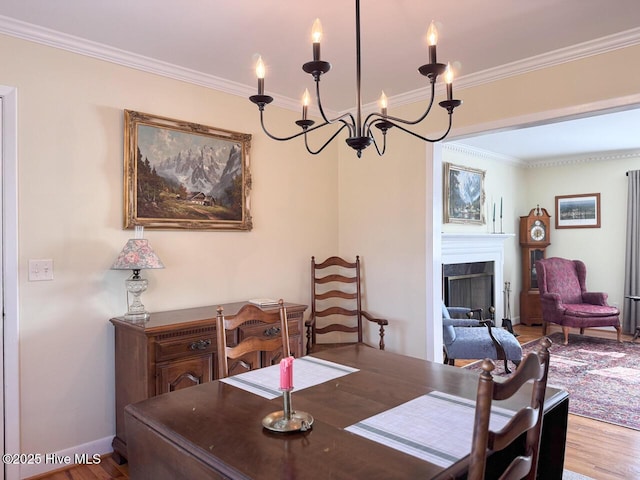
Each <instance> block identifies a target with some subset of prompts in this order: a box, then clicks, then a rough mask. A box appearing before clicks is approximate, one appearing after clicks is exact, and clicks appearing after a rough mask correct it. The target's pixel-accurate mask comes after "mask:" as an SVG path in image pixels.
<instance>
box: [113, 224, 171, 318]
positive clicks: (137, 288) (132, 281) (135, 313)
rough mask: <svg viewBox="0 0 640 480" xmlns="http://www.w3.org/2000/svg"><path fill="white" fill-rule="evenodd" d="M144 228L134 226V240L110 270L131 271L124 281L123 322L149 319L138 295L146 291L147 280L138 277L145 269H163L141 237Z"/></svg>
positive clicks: (129, 242)
mask: <svg viewBox="0 0 640 480" xmlns="http://www.w3.org/2000/svg"><path fill="white" fill-rule="evenodd" d="M143 229H144V227H140V226H136V233H135V238H131V239H129V240H128V241H127V243H126V245H125V246H124V247H123V248H122V251H121V252H120V255H118V258H117V259H116V261H115V262H113V265H112V266H111V269H112V270H133V275H131V276H130V277H129V278H127V279H126V280H125V285H126V288H127V304H128V307H129V310H128V311H127V313H126V314H125V315H124V318H125V320H130V321H144V320H147V319H148V318H149V312H147V311H146V310H145V309H144V305H143V304H142V302H141V301H140V295H141V294H142V292H144V291H145V290H146V289H147V284H148V282H147V279H146V278H142V277H141V276H140V270H143V269H145V268H164V265H163V264H162V260H160V258H158V256H157V255H156V253H155V252H154V251H153V249H152V248H151V245H149V241H148V240H147V239H145V238H142V236H143V231H144V230H143Z"/></svg>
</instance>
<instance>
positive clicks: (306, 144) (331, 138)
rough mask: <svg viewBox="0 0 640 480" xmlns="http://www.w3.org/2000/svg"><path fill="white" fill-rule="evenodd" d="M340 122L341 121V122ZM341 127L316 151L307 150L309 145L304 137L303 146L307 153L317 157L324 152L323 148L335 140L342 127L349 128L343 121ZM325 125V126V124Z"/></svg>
mask: <svg viewBox="0 0 640 480" xmlns="http://www.w3.org/2000/svg"><path fill="white" fill-rule="evenodd" d="M341 121H342V120H341ZM342 123H343V125H342V126H341V127H340V128H339V129H338V130H336V132H335V133H334V134H333V135H331V137H330V138H329V140H327V141H326V142H325V143H324V145H322V146H321V147H320V148H319V149H318V150H315V151H314V150H311V148H309V143H308V142H307V138H308V137H307V136H306V135H305V136H304V146H305V147H306V148H307V152H309V153H310V154H311V155H317V154H319V153H320V152H321V151H322V150H324V148H325V147H326V146H327V145H329V144H330V143H331V142H332V141H333V139H334V138H336V136H337V135H338V134H339V133H340V132H341V131H342V130H343V129H344V127H349V125H348V124H347V123H345V122H344V121H342ZM325 125H326V124H325Z"/></svg>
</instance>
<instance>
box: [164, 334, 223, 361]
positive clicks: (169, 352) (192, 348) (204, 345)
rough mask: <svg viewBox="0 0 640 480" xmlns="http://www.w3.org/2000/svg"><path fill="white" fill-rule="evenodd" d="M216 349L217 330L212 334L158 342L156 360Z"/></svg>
mask: <svg viewBox="0 0 640 480" xmlns="http://www.w3.org/2000/svg"><path fill="white" fill-rule="evenodd" d="M215 351H216V337H215V332H212V334H210V335H200V336H197V337H188V338H181V339H179V340H172V341H165V342H158V343H156V360H157V361H158V362H160V361H163V360H169V359H172V358H180V357H184V356H191V355H194V354H199V353H213V352H215Z"/></svg>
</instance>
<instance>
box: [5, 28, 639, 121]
mask: <svg viewBox="0 0 640 480" xmlns="http://www.w3.org/2000/svg"><path fill="white" fill-rule="evenodd" d="M0 33H3V34H6V35H10V36H13V37H16V38H21V39H23V40H28V41H31V42H35V43H40V44H43V45H48V46H50V47H54V48H59V49H62V50H67V51H70V52H74V53H78V54H80V55H85V56H88V57H92V58H97V59H100V60H104V61H107V62H111V63H115V64H118V65H122V66H125V67H129V68H134V69H137V70H141V71H145V72H149V73H153V74H156V75H161V76H164V77H168V78H173V79H175V80H180V81H183V82H187V83H192V84H194V85H200V86H203V87H207V88H211V89H213V90H218V91H221V92H224V93H229V94H231V95H237V96H240V97H244V98H247V97H248V96H250V95H252V94H253V93H254V90H255V88H253V87H250V86H248V85H244V84H241V83H238V82H232V81H230V80H226V79H224V78H220V77H216V76H215V75H210V74H206V73H202V72H198V71H195V70H191V69H188V68H184V67H180V66H177V65H173V64H170V63H167V62H163V61H160V60H156V59H153V58H150V57H145V56H143V55H138V54H135V53H131V52H127V51H125V50H121V49H117V48H113V47H110V46H107V45H104V44H101V43H98V42H93V41H90V40H86V39H83V38H80V37H76V36H73V35H68V34H65V33H61V32H58V31H55V30H51V29H48V28H44V27H40V26H37V25H33V24H30V23H27V22H22V21H20V20H15V19H13V18H10V17H5V16H2V15H0ZM638 44H640V27H638V28H634V29H631V30H626V31H624V32H620V33H616V34H613V35H609V36H606V37H602V38H599V39H596V40H590V41H588V42H584V43H580V44H577V45H573V46H571V47H566V48H561V49H558V50H554V51H552V52H548V53H545V54H542V55H536V56H534V57H530V58H526V59H523V60H518V61H516V62H512V63H509V64H506V65H502V66H499V67H495V68H490V69H487V70H484V71H482V72H477V73H473V74H469V75H463V76H461V77H459V78H457V79H456V88H469V87H474V86H478V85H482V84H485V83H490V82H494V81H496V80H500V79H504V78H508V77H512V76H515V75H521V74H523V73H527V72H531V71H533V70H538V69H542V68H547V67H550V66H554V65H559V64H561V63H566V62H570V61H573V60H577V59H580V58H585V57H589V56H592V55H599V54H602V53H606V52H610V51H612V50H617V49H620V48H625V47H629V46H633V45H638ZM438 89H439V90H438V91H439V92H440V91H442V90H444V88H443V87H442V86H441V85H438ZM276 98H277V100H278V105H279V106H280V107H282V108H285V109H289V110H293V111H298V110H299V109H300V104H299V101H298V100H297V99H292V98H289V97H284V96H279V97H276ZM426 98H427V95H426V92H425V90H424V89H417V90H412V91H410V92H406V93H403V94H400V95H395V96H394V97H392V98H391V99H390V100H391V101H392V102H393V104H394V105H396V106H401V105H406V104H410V103H417V102H421V101H424V100H425V99H426ZM375 109H376V103H375V102H372V103H370V104H367V105H363V110H365V111H374V110H375ZM316 113H319V112H316ZM327 114H329V116H332V117H333V116H337V115H339V114H340V112H327Z"/></svg>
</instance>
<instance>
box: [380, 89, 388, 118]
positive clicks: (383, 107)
mask: <svg viewBox="0 0 640 480" xmlns="http://www.w3.org/2000/svg"><path fill="white" fill-rule="evenodd" d="M387 105H388V102H387V96H386V95H385V94H384V91H383V92H382V95H380V111H381V113H382V116H383V117H386V116H387Z"/></svg>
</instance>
